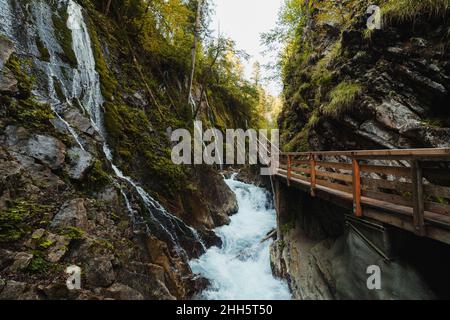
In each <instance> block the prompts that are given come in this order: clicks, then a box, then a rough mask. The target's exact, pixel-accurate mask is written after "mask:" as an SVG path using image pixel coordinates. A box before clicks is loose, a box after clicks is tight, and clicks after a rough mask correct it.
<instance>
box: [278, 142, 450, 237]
mask: <svg viewBox="0 0 450 320" xmlns="http://www.w3.org/2000/svg"><path fill="white" fill-rule="evenodd" d="M276 176H277V178H278V180H280V181H282V182H283V181H284V182H285V183H286V184H287V185H288V186H293V187H297V188H300V189H302V190H304V191H307V192H310V193H311V195H312V196H313V197H320V198H322V199H324V200H327V201H332V202H334V203H336V204H338V205H340V206H343V207H346V208H349V209H351V210H353V213H354V215H355V216H356V217H358V218H370V219H374V220H377V221H379V222H383V223H387V224H390V225H394V226H396V227H398V228H401V229H405V230H408V231H411V232H414V233H415V234H417V235H419V236H425V237H429V238H433V239H435V240H439V241H442V242H445V243H447V244H450V148H437V149H401V150H369V151H326V152H307V153H303V152H300V153H282V154H281V155H280V166H279V169H278V172H277V175H276Z"/></svg>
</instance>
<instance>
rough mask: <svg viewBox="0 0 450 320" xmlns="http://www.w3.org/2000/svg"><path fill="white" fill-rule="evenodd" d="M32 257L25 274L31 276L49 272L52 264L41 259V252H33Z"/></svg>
mask: <svg viewBox="0 0 450 320" xmlns="http://www.w3.org/2000/svg"><path fill="white" fill-rule="evenodd" d="M33 254H34V257H33V259H32V260H31V262H30V264H29V265H28V267H27V272H28V273H31V274H42V273H47V272H49V271H50V270H51V269H52V268H53V267H54V264H52V263H50V262H48V261H46V260H45V259H44V257H43V254H42V252H39V251H34V252H33Z"/></svg>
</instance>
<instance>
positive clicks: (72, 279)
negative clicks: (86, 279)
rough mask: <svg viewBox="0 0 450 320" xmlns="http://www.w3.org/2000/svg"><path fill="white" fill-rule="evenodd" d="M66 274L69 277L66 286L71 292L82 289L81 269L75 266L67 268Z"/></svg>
mask: <svg viewBox="0 0 450 320" xmlns="http://www.w3.org/2000/svg"><path fill="white" fill-rule="evenodd" d="M66 274H68V275H69V277H68V278H67V279H66V286H67V289H69V290H80V289H81V268H80V267H78V266H75V265H71V266H68V267H67V268H66Z"/></svg>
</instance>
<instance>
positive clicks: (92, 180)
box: [83, 160, 111, 190]
mask: <svg viewBox="0 0 450 320" xmlns="http://www.w3.org/2000/svg"><path fill="white" fill-rule="evenodd" d="M110 181H111V179H110V177H109V175H108V173H107V172H106V171H105V170H104V169H103V164H102V162H101V161H99V160H96V161H95V162H94V164H93V165H92V167H91V169H90V170H89V172H88V173H87V175H86V178H85V179H84V181H83V186H84V187H85V188H87V189H88V190H98V189H101V188H103V187H104V186H106V185H107V184H108V183H109V182H110Z"/></svg>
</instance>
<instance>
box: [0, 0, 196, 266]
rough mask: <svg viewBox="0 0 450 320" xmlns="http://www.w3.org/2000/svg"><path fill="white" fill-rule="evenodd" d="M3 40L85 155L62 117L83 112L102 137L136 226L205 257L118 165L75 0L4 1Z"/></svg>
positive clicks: (192, 234)
mask: <svg viewBox="0 0 450 320" xmlns="http://www.w3.org/2000/svg"><path fill="white" fill-rule="evenodd" d="M64 10H66V12H67V21H66V25H67V28H68V29H69V30H70V31H71V40H72V50H73V53H74V55H75V58H76V64H77V65H76V66H75V67H74V66H72V65H69V63H67V61H64V60H63V57H64V56H65V54H66V53H65V51H64V49H63V48H62V46H61V44H60V43H59V42H58V37H57V36H56V32H57V31H56V30H55V27H54V25H53V21H54V20H53V19H54V18H55V16H56V17H57V19H62V14H61V13H62V11H64ZM64 15H65V14H64ZM17 26H20V27H17ZM60 31H61V30H59V32H60ZM0 34H1V35H3V36H6V37H7V38H9V39H10V40H11V41H13V42H14V45H15V47H16V51H17V53H18V54H19V55H20V56H23V57H24V58H30V59H31V60H32V62H33V67H32V68H33V74H34V75H35V76H36V80H37V81H36V82H35V88H34V89H33V94H34V95H35V96H36V98H37V100H38V101H40V102H45V103H48V104H49V105H50V106H51V109H52V110H53V112H54V113H55V115H56V117H57V118H58V119H59V120H60V121H61V123H63V124H64V126H65V127H66V128H67V131H68V132H69V134H70V135H71V136H72V137H73V138H74V140H75V142H76V143H77V144H78V145H79V146H80V148H82V149H84V141H83V139H82V138H81V137H80V136H79V135H78V134H77V131H76V130H75V129H74V128H72V127H71V125H70V123H68V122H67V121H66V120H64V116H63V114H64V111H66V110H67V109H76V108H78V107H79V106H81V108H83V109H84V111H85V114H87V115H89V118H90V121H91V123H92V126H93V127H94V128H95V130H96V131H97V132H98V134H99V135H100V136H101V137H103V141H104V143H103V152H104V154H105V157H106V158H107V160H108V161H109V163H110V165H111V168H112V169H113V172H114V175H113V176H112V177H111V178H112V180H113V182H114V184H115V185H116V186H117V187H119V189H120V192H121V194H122V196H123V198H124V201H125V204H126V207H127V209H128V212H129V215H130V217H131V218H132V222H133V225H134V226H135V227H138V225H142V226H144V228H146V229H147V232H148V233H151V234H153V235H155V236H157V237H158V238H160V239H161V240H164V241H166V242H167V243H168V244H169V245H171V247H173V248H174V250H175V251H177V252H178V253H179V254H180V255H181V256H183V257H184V258H187V254H186V252H185V251H184V249H183V247H188V246H190V248H191V249H197V252H198V251H201V250H202V248H203V245H202V243H201V239H200V237H199V236H198V234H197V232H196V231H195V230H194V229H193V228H191V227H189V226H187V225H186V224H185V223H184V222H183V221H182V220H181V219H179V218H177V217H175V216H173V215H172V214H170V213H169V212H167V211H166V210H165V209H164V208H163V207H162V206H161V205H160V204H159V203H158V202H157V201H156V200H155V199H154V198H152V197H151V196H150V195H149V194H148V193H147V192H146V191H145V190H144V189H143V188H142V187H140V186H139V185H138V184H137V183H136V182H135V181H133V180H132V179H131V178H130V177H127V176H125V175H124V174H123V172H122V171H121V170H120V169H119V168H118V166H116V165H115V164H114V162H113V156H112V151H111V150H110V148H109V147H108V145H107V143H106V134H107V133H106V132H105V129H104V125H103V114H102V104H103V102H104V99H103V96H102V94H101V86H100V76H99V74H98V73H97V71H96V68H95V58H94V54H93V51H92V45H91V39H90V35H89V30H88V28H87V25H86V23H85V19H84V16H83V9H82V7H81V6H80V5H79V4H77V3H76V2H75V1H73V0H57V1H52V2H49V1H42V0H36V1H30V2H25V1H16V2H15V3H14V6H13V5H12V3H11V0H0ZM38 41H39V43H40V44H41V45H42V46H43V47H45V49H46V50H47V51H48V57H47V59H42V56H41V54H42V52H41V50H39V47H38ZM66 49H67V48H66ZM44 60H46V61H44ZM57 88H58V90H56V89H57ZM74 102H76V103H74ZM123 184H124V185H127V186H129V187H130V189H131V190H134V191H135V192H136V194H137V195H138V197H139V199H140V200H141V202H142V204H143V206H144V207H145V208H146V213H147V215H146V217H145V220H144V217H141V216H139V217H136V216H135V215H134V210H133V208H132V206H131V201H130V199H129V195H127V192H125V190H124V188H123V186H122V185H123ZM191 251H192V250H191Z"/></svg>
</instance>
